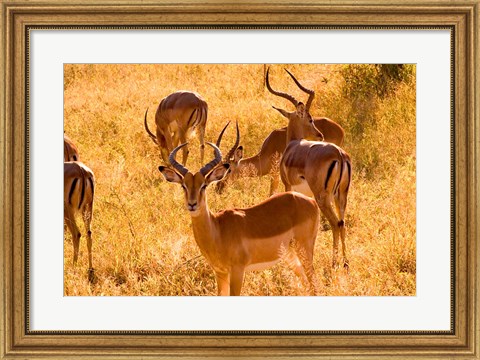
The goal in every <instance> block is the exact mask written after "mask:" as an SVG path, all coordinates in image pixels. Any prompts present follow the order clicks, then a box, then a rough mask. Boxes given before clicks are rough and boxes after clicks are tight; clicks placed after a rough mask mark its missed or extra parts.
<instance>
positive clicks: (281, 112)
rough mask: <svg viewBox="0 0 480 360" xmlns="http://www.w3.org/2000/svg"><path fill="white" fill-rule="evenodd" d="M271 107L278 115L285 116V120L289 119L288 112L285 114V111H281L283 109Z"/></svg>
mask: <svg viewBox="0 0 480 360" xmlns="http://www.w3.org/2000/svg"><path fill="white" fill-rule="evenodd" d="M272 107H273V108H274V109H275V110H277V111H278V112H279V113H280V114H282V115H283V116H285V117H286V118H287V119H289V118H290V116H289V115H290V113H289V112H287V111H285V110H283V109H280V108H277V107H275V106H272Z"/></svg>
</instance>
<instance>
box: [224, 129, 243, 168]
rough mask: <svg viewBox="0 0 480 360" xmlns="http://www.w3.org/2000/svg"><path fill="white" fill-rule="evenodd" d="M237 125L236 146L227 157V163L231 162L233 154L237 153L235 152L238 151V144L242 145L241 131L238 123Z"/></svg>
mask: <svg viewBox="0 0 480 360" xmlns="http://www.w3.org/2000/svg"><path fill="white" fill-rule="evenodd" d="M236 125H237V140H235V144H234V145H233V146H232V148H231V149H230V151H229V152H228V154H227V156H226V157H225V160H226V161H229V160H230V159H231V158H232V155H233V153H234V152H235V150H237V147H238V144H240V129H239V128H238V121H236Z"/></svg>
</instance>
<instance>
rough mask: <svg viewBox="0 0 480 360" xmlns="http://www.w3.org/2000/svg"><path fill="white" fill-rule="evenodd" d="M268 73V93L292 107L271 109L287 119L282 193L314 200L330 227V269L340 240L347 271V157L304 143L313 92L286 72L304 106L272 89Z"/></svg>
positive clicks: (336, 149) (321, 145) (330, 148)
mask: <svg viewBox="0 0 480 360" xmlns="http://www.w3.org/2000/svg"><path fill="white" fill-rule="evenodd" d="M269 70H270V69H268V70H267V75H266V85H267V88H268V90H269V91H270V92H271V93H272V94H274V95H276V96H280V97H282V98H285V99H287V100H289V101H290V102H291V103H292V104H293V105H294V106H295V111H293V112H287V111H285V110H283V109H278V108H275V107H274V108H275V109H276V110H278V111H279V112H280V113H281V114H282V115H283V116H285V117H286V118H287V119H288V126H287V147H286V149H285V152H284V153H283V156H282V159H281V161H280V176H281V179H282V182H283V184H284V185H285V190H286V191H289V190H294V191H299V192H301V193H303V194H305V195H307V196H313V197H314V198H315V200H316V202H317V204H318V207H319V208H320V210H321V211H322V213H323V214H324V215H325V217H326V218H327V220H328V222H329V223H330V226H331V227H332V233H333V260H332V266H333V267H336V261H337V256H338V239H339V237H340V238H341V241H342V255H343V265H344V267H345V268H348V260H347V257H346V246H345V221H344V218H345V208H346V205H347V195H348V189H349V186H350V180H351V172H352V166H351V161H350V157H349V155H348V154H347V153H346V152H345V151H344V150H343V149H341V148H340V147H338V146H337V145H335V144H332V143H328V142H323V141H309V140H305V138H307V136H306V135H307V134H308V133H309V132H308V131H307V130H306V129H307V128H308V126H310V127H311V128H313V129H316V128H315V125H314V122H313V119H312V116H311V115H310V112H309V110H310V105H311V104H312V101H313V98H314V96H315V92H314V91H313V90H309V89H307V88H305V87H304V86H302V85H301V84H300V83H299V82H298V81H297V79H296V78H295V77H294V76H293V75H292V74H291V73H290V72H289V71H288V70H286V71H287V72H288V74H289V75H290V76H291V77H292V79H293V80H294V81H295V83H296V84H297V86H298V87H299V88H300V89H301V90H302V91H304V92H306V93H307V94H308V95H309V97H308V100H307V103H306V105H304V104H303V103H301V102H299V101H297V100H296V99H295V98H294V97H293V96H291V95H288V94H286V93H282V92H279V91H275V90H273V89H272V88H271V86H270V82H269ZM313 131H315V130H313ZM334 207H335V208H336V211H335V209H334ZM337 213H338V214H337Z"/></svg>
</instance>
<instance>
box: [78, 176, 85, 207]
mask: <svg viewBox="0 0 480 360" xmlns="http://www.w3.org/2000/svg"><path fill="white" fill-rule="evenodd" d="M83 175H84V176H83V178H82V181H81V182H80V186H81V187H82V192H81V193H80V202H79V203H78V208H79V209H81V207H82V205H83V200H85V173H84V174H83Z"/></svg>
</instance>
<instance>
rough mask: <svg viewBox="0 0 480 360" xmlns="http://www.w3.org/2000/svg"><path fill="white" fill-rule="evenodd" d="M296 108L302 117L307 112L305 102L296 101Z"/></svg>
mask: <svg viewBox="0 0 480 360" xmlns="http://www.w3.org/2000/svg"><path fill="white" fill-rule="evenodd" d="M296 110H297V114H298V115H299V116H300V117H302V118H303V117H305V116H306V114H307V108H306V107H305V104H304V103H302V102H299V103H298V105H297V109H296Z"/></svg>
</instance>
